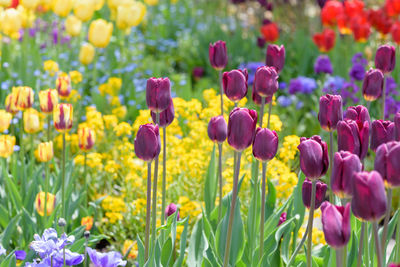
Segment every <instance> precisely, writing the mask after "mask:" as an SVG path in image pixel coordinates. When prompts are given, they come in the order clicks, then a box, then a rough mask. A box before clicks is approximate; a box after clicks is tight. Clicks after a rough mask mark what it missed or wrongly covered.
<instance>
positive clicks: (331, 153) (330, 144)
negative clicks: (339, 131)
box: [327, 131, 333, 202]
mask: <svg viewBox="0 0 400 267" xmlns="http://www.w3.org/2000/svg"><path fill="white" fill-rule="evenodd" d="M329 169H330V175H329V176H328V181H327V184H328V187H331V179H332V175H333V131H330V132H329ZM328 198H329V201H330V202H332V201H333V196H332V189H330V190H328Z"/></svg>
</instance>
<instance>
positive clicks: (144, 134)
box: [135, 123, 161, 161]
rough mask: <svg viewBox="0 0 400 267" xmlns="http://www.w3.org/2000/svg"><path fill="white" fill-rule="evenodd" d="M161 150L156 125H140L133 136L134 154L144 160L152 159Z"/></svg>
mask: <svg viewBox="0 0 400 267" xmlns="http://www.w3.org/2000/svg"><path fill="white" fill-rule="evenodd" d="M160 150H161V140H160V133H159V130H158V125H154V124H151V123H149V124H144V125H140V127H139V130H138V132H137V134H136V138H135V153H136V156H137V157H138V158H140V159H142V160H144V161H152V160H153V159H155V158H156V157H157V156H158V155H159V154H160Z"/></svg>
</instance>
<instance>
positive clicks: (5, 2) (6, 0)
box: [0, 0, 12, 7]
mask: <svg viewBox="0 0 400 267" xmlns="http://www.w3.org/2000/svg"><path fill="white" fill-rule="evenodd" d="M11 1H12V0H0V6H1V7H9V6H10V5H11Z"/></svg>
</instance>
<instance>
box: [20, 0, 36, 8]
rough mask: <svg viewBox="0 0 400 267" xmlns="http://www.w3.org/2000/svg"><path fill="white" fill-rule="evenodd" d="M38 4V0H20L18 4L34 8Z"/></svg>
mask: <svg viewBox="0 0 400 267" xmlns="http://www.w3.org/2000/svg"><path fill="white" fill-rule="evenodd" d="M38 4H39V0H20V5H22V6H23V7H25V8H27V9H32V10H33V9H35V8H36V7H37V5H38Z"/></svg>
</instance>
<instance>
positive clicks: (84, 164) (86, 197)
mask: <svg viewBox="0 0 400 267" xmlns="http://www.w3.org/2000/svg"><path fill="white" fill-rule="evenodd" d="M83 162H84V163H83V179H84V183H85V207H86V208H87V207H88V199H89V197H88V195H89V188H88V182H87V153H86V152H84V160H83Z"/></svg>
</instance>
